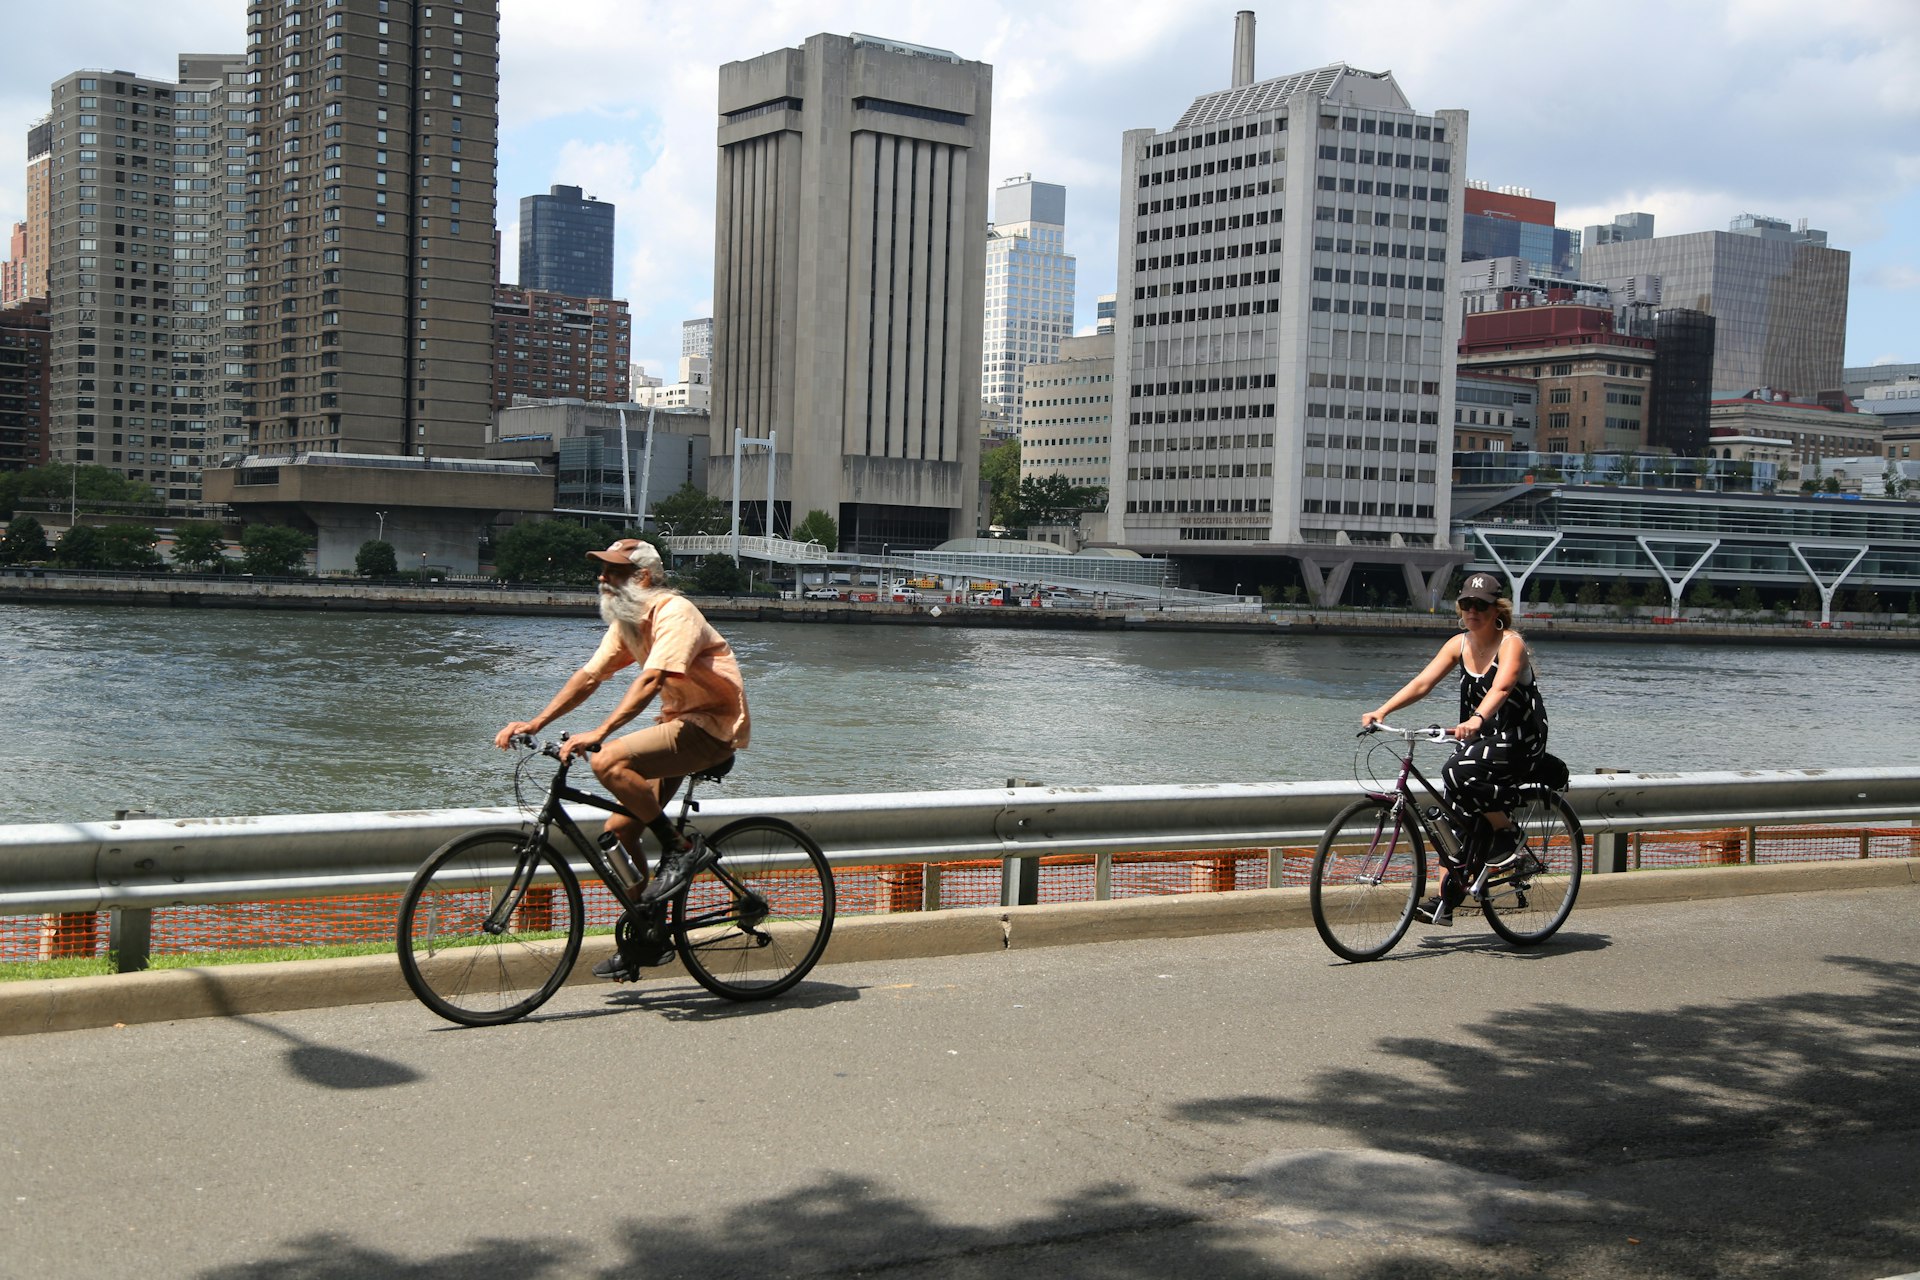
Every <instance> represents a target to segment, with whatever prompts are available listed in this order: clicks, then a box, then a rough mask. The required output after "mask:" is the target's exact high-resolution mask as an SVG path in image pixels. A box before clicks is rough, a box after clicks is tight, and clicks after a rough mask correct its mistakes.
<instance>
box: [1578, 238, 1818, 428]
mask: <svg viewBox="0 0 1920 1280" xmlns="http://www.w3.org/2000/svg"><path fill="white" fill-rule="evenodd" d="M1852 260H1853V255H1852V254H1850V253H1848V252H1847V251H1846V250H1844V249H1833V248H1829V247H1828V245H1827V233H1826V232H1824V231H1813V230H1808V229H1807V226H1806V222H1805V220H1804V219H1803V220H1802V221H1801V223H1800V225H1799V226H1798V227H1792V226H1789V225H1788V224H1787V223H1785V222H1783V221H1781V220H1779V219H1776V218H1761V217H1755V216H1754V215H1752V214H1741V215H1740V216H1739V217H1737V218H1735V219H1734V220H1733V222H1732V224H1731V225H1730V227H1729V229H1728V230H1726V231H1696V232H1693V233H1692V234H1690V235H1679V236H1656V237H1653V238H1651V239H1645V240H1622V241H1615V242H1613V243H1607V244H1600V245H1597V246H1595V247H1594V248H1592V249H1590V250H1589V251H1588V252H1587V254H1586V261H1585V265H1584V267H1583V269H1582V273H1583V274H1584V275H1585V277H1586V278H1587V279H1589V280H1595V281H1598V282H1600V283H1601V284H1605V285H1609V286H1611V285H1614V284H1616V283H1618V282H1620V281H1622V280H1624V279H1627V278H1631V277H1635V276H1658V277H1659V278H1660V281H1661V291H1660V299H1661V305H1663V306H1667V307H1681V308H1686V309H1689V310H1693V311H1704V312H1705V313H1707V314H1708V315H1710V316H1712V317H1713V320H1714V326H1713V375H1712V376H1713V388H1714V394H1715V396H1716V397H1717V398H1726V397H1728V396H1738V395H1744V394H1745V393H1746V392H1748V391H1752V390H1755V389H1757V388H1760V387H1770V388H1772V389H1773V390H1775V391H1780V392H1791V393H1792V396H1793V397H1794V398H1796V399H1800V400H1806V401H1809V402H1811V401H1813V400H1814V398H1815V397H1817V396H1819V395H1820V394H1821V393H1823V392H1837V391H1839V390H1840V388H1841V387H1842V386H1844V385H1845V355H1846V337H1847V284H1848V276H1849V274H1850V270H1851V263H1852Z"/></svg>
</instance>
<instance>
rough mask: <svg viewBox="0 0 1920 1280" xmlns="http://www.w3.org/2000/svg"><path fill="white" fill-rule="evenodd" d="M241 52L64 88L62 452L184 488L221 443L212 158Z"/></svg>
mask: <svg viewBox="0 0 1920 1280" xmlns="http://www.w3.org/2000/svg"><path fill="white" fill-rule="evenodd" d="M240 62H241V59H240V56H239V55H237V54H234V55H228V56H224V57H222V56H210V55H200V54H182V55H181V56H180V60H179V73H180V78H179V79H178V80H177V81H170V80H159V79H151V78H148V77H144V76H137V75H134V74H133V73H131V72H126V71H85V72H76V73H75V74H73V75H70V76H67V77H66V78H64V79H62V80H59V81H57V82H55V84H54V86H53V113H52V117H51V120H50V122H49V124H48V143H47V151H46V152H45V155H46V156H47V160H46V168H47V171H48V173H49V175H50V179H49V183H48V197H47V212H46V218H45V222H44V223H43V224H42V225H43V226H44V227H45V229H46V230H45V234H46V244H47V262H48V268H47V271H48V274H47V296H48V299H49V302H50V304H51V305H50V311H49V321H50V329H51V331H50V337H49V343H50V352H49V359H50V363H51V367H52V375H51V381H50V386H49V409H50V413H49V421H48V445H49V450H48V453H49V457H50V458H51V460H52V461H55V462H75V463H93V464H97V465H100V466H104V467H109V468H111V469H113V470H115V471H118V472H120V473H121V474H122V475H124V476H126V477H127V478H128V479H130V480H137V481H140V482H142V483H144V484H148V485H151V486H152V487H153V490H154V493H155V494H156V495H157V496H159V497H162V498H167V499H171V500H174V501H178V502H191V501H194V500H196V499H198V498H199V497H200V477H201V468H202V466H203V465H205V463H206V461H207V459H208V456H209V454H210V453H216V452H217V450H218V449H219V448H220V441H221V431H220V428H219V425H218V424H219V419H220V413H221V404H220V385H219V371H220V368H221V361H222V354H223V353H222V351H221V336H222V335H221V330H220V328H219V324H220V320H219V316H220V308H221V275H220V268H219V266H218V265H217V263H218V261H219V251H218V249H217V248H216V247H215V245H214V241H213V237H214V235H215V232H214V230H213V223H214V217H213V214H212V204H213V199H214V195H213V188H214V181H213V177H212V172H211V170H212V163H213V162H212V155H213V153H214V151H215V150H216V149H217V144H216V143H215V141H214V139H215V138H216V137H217V136H218V135H220V134H221V133H223V132H224V124H225V121H224V115H225V111H224V108H223V106H222V104H221V103H220V99H221V98H222V96H223V91H224V88H225V86H224V84H223V77H224V74H225V72H226V71H227V69H228V68H229V67H233V68H237V67H238V66H239V65H240ZM30 149H31V148H30ZM32 228H33V220H32V218H31V217H29V229H28V235H29V237H31V236H32V234H33V230H32ZM234 234H235V235H236V236H237V235H238V232H237V231H236V232H235V233H234Z"/></svg>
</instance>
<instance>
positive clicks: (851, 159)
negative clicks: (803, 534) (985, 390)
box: [708, 35, 993, 550]
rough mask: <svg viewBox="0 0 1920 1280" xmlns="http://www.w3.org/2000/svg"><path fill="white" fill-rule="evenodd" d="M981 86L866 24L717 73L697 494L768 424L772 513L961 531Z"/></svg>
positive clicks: (975, 482)
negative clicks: (704, 468) (707, 412)
mask: <svg viewBox="0 0 1920 1280" xmlns="http://www.w3.org/2000/svg"><path fill="white" fill-rule="evenodd" d="M992 87H993V69H992V68H991V67H989V66H987V65H986V64H985V63H980V62H967V61H964V60H962V59H961V58H960V57H959V56H958V55H956V54H953V53H949V52H947V51H945V50H941V49H925V48H921V47H919V46H916V45H908V44H902V43H899V42H898V41H892V40H883V39H880V38H877V37H874V36H863V35H854V36H836V35H816V36H812V37H810V38H809V39H808V40H807V42H806V43H805V45H803V46H802V47H800V48H798V49H779V50H776V51H774V52H772V53H767V54H762V55H761V56H760V57H757V58H753V59H750V60H748V61H745V62H731V63H728V64H726V65H725V66H723V67H721V68H720V94H719V98H720V101H719V108H720V129H719V182H718V201H717V206H718V207H717V209H716V213H715V223H716V234H715V246H714V278H713V299H714V316H713V370H714V390H713V431H714V436H713V460H712V466H711V468H710V470H709V473H708V475H709V484H710V486H711V487H712V489H713V491H714V492H716V493H724V492H730V491H731V488H732V481H733V453H734V447H735V445H734V442H735V439H736V438H739V437H751V438H757V439H762V440H764V439H765V438H766V437H767V436H768V434H769V433H772V432H777V433H778V435H777V439H776V447H777V448H778V450H779V453H778V458H777V467H776V470H775V473H774V474H775V486H776V487H775V505H776V508H781V509H784V511H785V512H787V513H790V514H791V515H792V516H793V517H794V518H802V517H804V516H805V514H806V512H808V511H810V510H814V509H818V510H822V511H825V512H827V513H828V514H830V515H832V516H834V517H835V518H836V519H837V520H838V522H839V526H840V543H841V546H842V547H843V548H849V549H850V548H856V547H868V546H870V547H872V548H874V549H875V550H878V549H879V548H880V546H881V545H882V544H883V543H885V544H888V545H891V546H894V547H907V546H922V547H925V546H932V545H935V544H937V543H939V542H941V541H943V540H945V539H947V538H951V537H956V536H969V537H970V536H972V535H973V533H974V532H975V531H976V530H975V520H976V519H977V517H978V510H977V509H978V505H979V493H978V490H979V472H980V440H979V422H980V347H981V319H982V293H983V281H984V280H985V274H986V226H987V183H986V175H987V172H988V168H987V158H988V157H987V143H988V137H989V126H990V125H991V115H992ZM744 459H745V461H744V463H743V465H742V469H741V470H742V476H741V485H740V491H741V493H742V494H743V495H748V494H753V493H764V492H766V474H767V473H766V471H765V470H763V469H762V468H764V467H765V466H766V465H767V456H766V454H765V452H764V450H760V449H754V450H750V451H748V452H746V453H745V454H744ZM776 515H777V518H776V520H775V521H774V527H775V528H776V529H784V528H787V527H790V526H789V524H788V521H787V519H786V516H785V515H781V514H779V513H778V512H777V513H776ZM752 518H753V519H754V520H755V521H756V522H757V521H759V520H761V519H763V518H764V516H763V514H762V513H761V512H759V510H758V506H757V505H756V507H755V510H754V514H753V517H752Z"/></svg>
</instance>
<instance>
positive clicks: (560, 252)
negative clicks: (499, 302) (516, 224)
mask: <svg viewBox="0 0 1920 1280" xmlns="http://www.w3.org/2000/svg"><path fill="white" fill-rule="evenodd" d="M520 287H521V288H522V289H540V290H543V291H545V292H547V293H564V294H566V295H567V296H568V297H572V298H611V297H612V296H613V206H612V205H611V204H608V203H607V202H606V201H604V200H595V199H594V198H593V197H592V196H583V195H582V194H581V193H580V188H579V187H554V188H553V189H552V190H551V191H550V192H549V193H548V194H547V195H544V196H522V197H521V198H520Z"/></svg>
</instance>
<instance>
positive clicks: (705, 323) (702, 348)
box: [680, 316, 713, 360]
mask: <svg viewBox="0 0 1920 1280" xmlns="http://www.w3.org/2000/svg"><path fill="white" fill-rule="evenodd" d="M680 354H681V355H683V356H700V357H701V358H702V359H707V360H711V359H712V358H713V317H712V316H701V317H700V318H699V319H698V320H682V321H681V322H680Z"/></svg>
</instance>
